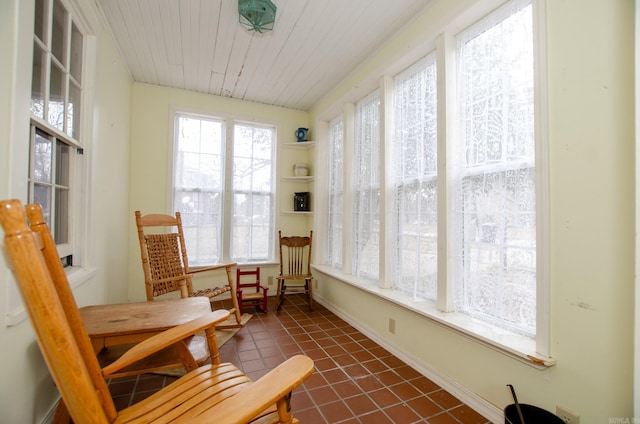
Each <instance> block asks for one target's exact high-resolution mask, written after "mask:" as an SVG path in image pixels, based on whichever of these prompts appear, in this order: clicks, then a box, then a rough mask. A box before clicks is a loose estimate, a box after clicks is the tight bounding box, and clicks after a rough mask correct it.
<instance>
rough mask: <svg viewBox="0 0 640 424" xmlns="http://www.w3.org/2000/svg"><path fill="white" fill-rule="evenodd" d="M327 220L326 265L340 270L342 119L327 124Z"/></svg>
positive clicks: (341, 233)
mask: <svg viewBox="0 0 640 424" xmlns="http://www.w3.org/2000/svg"><path fill="white" fill-rule="evenodd" d="M329 144H330V147H329V217H328V218H329V219H328V228H327V235H328V236H327V252H326V263H327V264H328V265H331V266H332V267H334V268H342V262H343V261H342V240H343V224H342V222H343V221H342V217H343V210H344V209H343V208H344V204H343V202H344V117H343V116H339V117H338V118H336V119H334V120H332V121H331V122H330V123H329Z"/></svg>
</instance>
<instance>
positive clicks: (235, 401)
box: [0, 200, 313, 424]
mask: <svg viewBox="0 0 640 424" xmlns="http://www.w3.org/2000/svg"><path fill="white" fill-rule="evenodd" d="M0 224H1V225H2V227H3V229H4V232H5V239H4V244H5V248H6V252H7V256H6V257H7V262H8V265H9V267H10V268H11V269H12V271H13V274H14V276H15V279H16V281H17V284H18V287H19V288H20V291H21V293H22V297H23V300H24V302H25V305H26V308H27V311H28V313H29V316H30V318H31V322H32V324H33V327H34V329H35V333H36V335H37V338H38V343H39V345H40V350H41V351H42V354H43V356H44V358H45V360H46V362H47V365H48V367H49V370H50V372H51V374H52V377H53V379H54V381H55V383H56V386H57V387H58V389H59V390H60V393H61V395H62V400H63V401H64V404H65V406H66V408H67V411H68V413H69V415H70V417H71V419H72V420H73V422H75V423H77V424H83V423H87V424H89V423H90V424H93V423H128V422H134V421H135V422H145V423H169V422H201V423H228V424H235V423H249V422H255V423H292V422H298V421H297V420H295V419H293V417H292V415H291V409H290V396H291V391H292V390H293V389H294V388H295V387H297V386H298V385H300V384H301V382H302V381H303V380H304V379H305V378H307V377H308V376H309V375H311V374H312V373H313V361H312V360H311V359H310V358H308V357H306V356H302V355H298V356H294V357H292V358H290V359H289V360H287V361H286V362H284V363H283V364H281V365H279V366H278V367H276V368H275V369H273V370H272V371H271V372H269V373H268V374H267V375H265V376H264V377H262V378H261V379H259V380H258V381H256V382H253V381H251V380H250V379H249V378H248V377H247V376H246V375H244V374H243V373H242V372H241V371H240V370H239V369H238V368H236V367H235V366H233V365H231V364H220V363H219V360H216V359H217V358H218V356H217V353H215V354H214V352H211V357H212V361H215V363H213V364H211V365H204V366H201V367H198V368H196V369H195V370H193V371H190V372H188V373H187V374H186V375H185V376H183V377H181V378H180V379H178V380H177V381H176V382H175V383H173V384H171V385H169V386H167V387H165V388H164V389H162V390H160V391H159V392H156V393H155V394H153V395H152V396H150V397H148V398H146V399H144V400H142V401H140V402H138V403H136V404H135V405H133V406H130V407H128V408H126V409H124V410H121V411H116V409H115V405H114V403H113V399H112V397H111V394H110V393H109V390H108V388H107V384H106V379H107V378H109V376H110V375H112V374H113V373H114V372H117V371H118V370H119V369H122V368H124V367H127V366H128V365H130V364H133V363H135V362H136V361H138V360H141V359H143V358H145V357H146V356H147V355H149V354H152V353H154V352H156V351H158V350H161V349H164V348H166V347H169V346H179V345H180V344H181V343H182V340H183V339H184V338H186V337H190V336H192V335H193V334H195V333H197V332H200V331H203V330H204V331H206V332H207V333H208V334H211V333H212V331H213V329H214V326H215V324H216V323H218V322H221V321H222V320H225V319H226V318H228V316H229V312H228V311H224V310H223V311H215V312H211V314H210V315H209V316H204V317H201V318H199V319H196V320H194V321H191V322H189V323H187V324H183V325H181V326H177V327H174V328H172V329H170V330H167V331H165V332H163V333H161V334H158V335H156V336H153V337H151V338H149V339H147V340H145V341H143V342H141V343H139V344H137V345H135V346H134V347H133V348H132V349H131V350H129V351H128V352H127V353H126V354H124V355H123V356H122V357H121V358H120V359H118V360H117V361H116V362H114V363H112V364H110V365H108V366H106V367H104V368H103V369H100V366H99V364H98V361H97V359H96V356H95V354H94V352H93V348H92V346H91V343H90V341H89V337H88V336H87V332H86V330H85V328H84V326H83V323H82V319H81V317H80V313H79V311H78V308H77V305H75V301H74V302H72V304H68V303H67V304H64V306H63V302H62V300H61V298H60V296H59V293H58V290H57V288H56V284H57V285H58V286H59V287H61V286H62V287H67V288H68V281H67V279H66V275H65V272H64V269H63V268H62V264H61V263H60V261H59V259H58V258H57V257H51V256H57V255H49V256H46V253H44V254H43V250H42V249H43V247H42V246H43V244H46V243H47V242H49V243H50V242H51V241H52V238H51V237H50V234H49V237H39V236H41V234H37V233H34V232H33V231H31V230H30V229H29V227H28V226H27V222H26V220H25V211H24V209H23V208H22V205H21V204H20V202H19V201H18V200H8V201H2V202H0ZM53 247H54V248H55V246H53ZM44 249H45V250H44V252H47V253H50V252H52V250H55V249H51V246H48V247H45V248H44ZM63 418H64V417H63ZM60 420H61V419H60V417H59V416H56V417H55V419H54V421H56V422H59V421H60Z"/></svg>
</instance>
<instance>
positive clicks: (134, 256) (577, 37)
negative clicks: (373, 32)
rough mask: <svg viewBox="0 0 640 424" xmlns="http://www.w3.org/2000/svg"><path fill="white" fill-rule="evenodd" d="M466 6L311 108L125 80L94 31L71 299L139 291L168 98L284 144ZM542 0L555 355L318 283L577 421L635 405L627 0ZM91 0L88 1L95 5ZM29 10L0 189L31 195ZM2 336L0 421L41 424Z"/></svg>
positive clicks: (43, 398) (31, 386)
mask: <svg viewBox="0 0 640 424" xmlns="http://www.w3.org/2000/svg"><path fill="white" fill-rule="evenodd" d="M473 3H475V2H473V1H471V0H446V1H445V0H439V1H437V2H436V4H435V6H434V7H433V9H432V11H433V12H431V13H434V12H435V13H436V14H441V15H440V16H435V17H434V16H433V15H429V14H427V15H426V16H424V17H420V18H418V19H417V20H416V21H414V22H413V23H412V24H410V25H409V26H408V27H407V28H406V29H405V30H404V31H403V32H402V33H401V34H400V37H398V38H397V39H396V40H397V41H396V42H395V44H394V43H392V44H390V45H389V46H386V47H382V48H381V50H380V52H379V53H378V54H377V55H376V56H375V57H374V58H373V59H372V60H371V61H368V62H366V63H365V64H363V66H362V67H361V68H360V69H359V70H357V71H355V72H354V73H353V75H352V77H351V78H350V79H348V80H347V81H346V82H345V83H344V84H341V85H340V86H339V87H337V88H336V89H335V90H334V91H332V92H331V93H329V95H328V96H327V98H326V99H325V100H323V101H322V102H320V103H319V104H318V105H317V106H316V107H315V108H314V109H313V110H312V111H311V113H310V114H309V115H307V114H306V113H304V112H299V111H291V110H286V109H281V108H273V107H270V106H264V105H256V104H252V103H246V102H236V101H232V100H229V99H222V98H217V97H214V96H205V95H201V94H195V93H187V92H183V91H177V90H164V89H160V88H157V87H149V86H143V85H134V86H133V88H132V86H131V82H130V77H129V75H128V74H127V72H126V70H125V68H124V66H123V65H122V60H121V57H120V55H119V54H118V52H117V49H116V48H115V46H114V44H113V42H112V41H111V38H110V37H109V36H108V35H107V34H106V33H102V32H100V33H99V36H98V38H97V40H96V44H97V54H98V62H99V63H98V66H97V69H96V72H97V74H98V80H97V82H96V87H95V98H96V101H97V103H96V108H95V119H94V131H93V132H94V134H95V136H94V140H93V143H94V147H93V151H92V152H90V156H89V157H90V158H91V160H92V162H93V163H94V173H93V174H92V175H91V176H90V181H89V186H90V187H91V197H90V202H91V203H90V204H91V213H92V216H93V219H94V221H93V222H94V223H95V225H94V226H92V228H91V231H92V234H91V240H92V247H93V249H94V253H95V258H96V259H95V263H94V265H95V267H96V269H97V274H96V276H95V277H94V278H92V279H91V280H90V281H88V282H86V283H85V284H83V285H82V286H80V287H79V288H78V289H76V290H75V294H76V297H77V299H78V303H80V304H81V305H84V304H89V303H103V302H116V301H124V300H126V299H131V300H133V299H140V298H143V296H144V295H143V292H142V287H141V283H140V282H141V271H140V268H139V266H140V265H139V251H138V246H137V242H136V241H135V238H134V237H135V224H134V222H133V211H134V210H135V209H138V208H139V209H142V210H143V211H151V210H153V211H158V210H160V211H164V210H166V207H167V205H166V203H167V202H166V195H167V191H166V187H167V185H166V178H167V173H166V162H167V152H168V147H167V143H168V141H169V134H168V125H169V119H170V116H169V105H173V106H176V107H185V108H189V109H191V110H193V111H197V112H211V113H214V114H216V113H224V112H228V113H234V114H235V113H237V114H240V115H243V116H246V117H247V119H256V120H260V119H268V120H271V121H274V123H276V124H277V125H279V135H280V138H281V141H288V140H287V139H288V138H289V137H290V138H291V141H293V131H294V130H295V128H297V127H299V126H301V125H306V124H310V123H313V122H314V121H315V120H316V118H318V117H320V116H321V115H322V113H324V112H325V111H327V110H329V109H331V108H332V107H333V106H334V104H335V102H336V100H338V99H339V98H341V97H342V96H344V95H345V93H347V92H350V91H352V90H351V87H354V86H361V87H364V88H363V90H364V91H366V86H367V84H371V82H373V83H374V84H375V83H376V82H377V79H378V77H379V72H378V71H379V70H380V69H381V68H384V67H386V66H388V63H387V62H388V61H389V60H390V59H393V58H397V57H404V56H406V55H409V56H411V55H412V53H409V51H410V50H411V49H412V48H414V47H416V46H418V47H420V46H426V45H428V39H429V37H431V36H433V30H432V29H431V28H433V25H431V22H432V21H431V20H438V19H440V18H441V17H442V15H444V14H446V13H447V12H446V11H451V10H454V9H456V8H457V9H460V8H462V7H464V6H466V5H472V4H473ZM547 3H548V5H547V9H548V12H547V17H548V31H547V33H548V38H549V43H548V44H549V50H548V52H549V66H548V74H549V93H548V97H549V112H550V113H549V115H550V117H549V133H550V134H549V135H550V166H551V172H550V174H551V187H550V189H551V205H550V207H551V242H550V253H551V259H552V266H551V284H552V305H551V307H552V311H551V312H552V345H551V349H552V355H553V357H554V358H555V359H557V361H558V364H557V365H556V366H555V367H552V368H550V369H549V370H547V371H537V370H534V369H532V368H530V367H528V366H526V365H523V364H521V363H519V362H516V361H514V360H512V359H510V358H508V357H506V356H504V355H502V354H500V353H497V352H495V351H492V350H490V349H487V348H485V347H482V346H480V345H478V344H477V343H475V342H473V341H471V340H469V339H466V338H464V337H461V336H458V335H456V334H453V333H451V332H450V331H448V330H447V329H445V328H443V327H440V326H438V325H435V324H433V323H431V322H429V321H428V320H425V319H423V318H421V317H419V316H417V315H415V314H413V313H409V312H406V311H404V310H402V309H399V308H397V307H395V306H393V305H391V304H390V303H388V302H386V301H382V300H380V299H378V298H375V297H372V296H370V295H367V294H365V293H363V292H361V291H359V290H356V289H353V288H351V287H348V286H345V285H343V284H342V283H339V282H337V281H329V280H328V279H326V278H325V279H322V281H320V284H319V285H318V289H317V290H318V293H319V294H320V295H321V296H322V297H323V298H325V299H327V300H328V301H329V302H331V303H332V304H333V305H335V306H336V307H338V308H340V309H341V310H344V311H346V313H348V314H349V315H351V316H353V317H354V318H356V319H358V320H359V321H360V323H361V324H362V325H364V326H367V327H369V328H371V329H372V330H374V331H376V332H377V333H378V334H379V336H380V337H385V338H386V339H387V340H388V341H389V342H392V343H394V344H396V345H398V346H399V347H400V348H402V349H404V350H405V351H406V352H407V353H408V354H409V355H413V356H415V357H416V358H417V359H418V360H420V361H423V363H424V364H425V365H427V366H429V367H432V368H434V369H437V370H438V371H439V372H441V373H442V374H444V375H447V376H449V377H450V378H452V379H454V380H455V381H456V382H458V383H460V384H462V385H463V386H465V388H467V389H468V390H470V391H471V392H473V393H475V394H477V395H478V396H480V397H483V398H485V399H487V400H488V401H490V402H491V403H493V404H494V405H497V406H498V407H502V406H503V405H505V404H506V403H509V402H510V399H509V396H508V393H507V392H506V391H505V389H504V385H505V384H506V383H512V384H515V385H517V388H518V393H519V396H520V398H521V401H526V402H528V403H535V404H538V405H541V406H544V407H546V408H548V409H552V410H553V409H555V405H556V404H563V405H565V406H567V407H570V408H572V409H574V410H576V411H577V412H579V413H580V414H581V422H582V423H606V422H608V421H607V420H608V418H609V417H630V416H631V414H632V399H633V392H632V381H631V379H632V366H633V362H632V357H633V352H632V347H633V345H632V343H633V340H632V338H633V334H632V328H633V318H632V317H633V304H632V302H633V237H634V222H633V209H634V196H633V188H634V187H633V169H634V168H633V166H634V164H633V152H634V149H633V130H634V128H633V114H632V111H633V108H634V105H633V98H632V95H633V89H632V88H633V84H634V81H633V75H632V71H633V50H632V40H633V34H632V33H633V5H632V1H630V0H608V1H601V0H600V1H598V0H589V1H586V2H585V1H579V0H565V1H562V2H559V1H556V0H548V1H547ZM86 4H87V6H86V7H88V8H90V6H89V5H90V4H91V2H86ZM32 10H33V3H32V1H24V0H3V1H0V57H2V58H3V60H2V62H1V65H0V92H2V93H3V94H4V95H3V96H0V198H7V197H21V198H24V197H25V193H24V192H21V191H20V190H18V189H15V188H14V187H20V182H19V181H12V180H11V178H10V175H11V174H10V169H11V166H12V164H11V163H10V160H9V157H10V156H11V155H12V154H13V153H14V152H15V150H16V149H15V147H16V146H17V145H19V144H21V143H26V137H27V134H26V132H24V131H23V129H24V125H25V124H27V125H28V118H25V117H24V116H25V115H23V112H21V110H22V109H23V107H24V105H27V107H28V97H29V79H28V78H27V79H26V80H25V75H29V73H30V57H31V54H30V52H27V51H26V50H24V49H23V48H22V47H23V46H24V42H22V44H21V42H19V41H18V40H19V39H26V40H29V39H30V34H31V28H27V27H28V26H30V25H32V18H31V16H32V14H33V12H32ZM18 34H26V35H24V37H22V36H21V38H19V37H18ZM28 46H30V43H28ZM27 50H28V49H27ZM18 51H20V55H18ZM18 56H20V57H18ZM25 81H26V83H25ZM363 81H364V83H363ZM356 91H357V90H356ZM5 93H6V94H5ZM363 94H365V93H364V92H363ZM132 99H133V101H132ZM16 109H19V110H16ZM24 114H26V112H24ZM325 118H328V116H325ZM129 143H130V150H129ZM279 154H280V155H281V159H282V161H283V163H285V165H283V168H282V169H280V170H279V171H280V173H281V175H282V176H286V175H287V173H288V172H289V169H288V168H289V165H290V164H292V163H294V162H295V161H297V160H298V159H299V157H298V156H297V155H299V154H301V153H300V152H297V151H286V152H283V151H280V150H279ZM302 154H303V155H305V154H306V153H302ZM306 159H307V158H305V160H306ZM158 164H159V165H158ZM13 166H23V165H22V164H20V165H13ZM129 181H130V186H127V184H128V182H129ZM283 187H284V186H283ZM285 190H290V188H286V189H285V188H283V189H282V193H281V197H280V204H282V205H284V204H286V203H288V202H289V199H288V198H287V197H288V195H289V194H288V193H284V191H285ZM127 199H128V200H127ZM283 210H284V207H283ZM278 218H279V219H280V220H281V221H280V222H279V224H280V225H282V226H283V229H284V227H286V228H287V229H291V231H296V232H301V231H305V230H306V229H308V228H309V227H308V226H309V224H310V221H307V219H306V218H298V217H294V218H284V217H281V216H279V217H278ZM123 229H125V231H123ZM271 271H272V270H271ZM9 284H11V283H10V280H9V277H8V271H7V270H6V268H5V266H4V264H2V262H1V260H0V293H2V298H3V300H2V301H0V316H4V315H5V314H6V312H7V311H6V306H7V305H6V299H5V297H4V296H5V295H6V293H7V290H8V285H9ZM127 287H128V289H127ZM374 310H375V311H376V313H375V314H371V313H370V311H374ZM390 316H394V317H395V318H396V320H397V331H396V335H395V336H393V337H391V336H389V335H388V333H387V332H386V328H387V327H386V326H387V319H388V317H390ZM0 345H2V346H3V353H2V358H3V361H2V364H3V365H0V375H2V380H3V384H2V385H0V414H1V415H2V418H1V419H0V420H1V421H2V422H11V423H30V422H37V423H39V422H42V419H43V417H44V415H45V414H46V413H47V411H48V409H49V408H50V407H51V403H52V401H54V400H55V398H56V394H55V393H56V391H55V388H54V387H53V385H52V383H51V380H50V378H49V377H48V372H47V371H46V367H45V365H44V364H43V362H42V359H41V356H40V353H39V350H38V348H37V345H36V343H35V339H34V336H33V331H32V329H31V326H30V324H29V323H28V322H23V323H21V324H19V325H17V326H14V327H5V326H0ZM9 382H10V383H9Z"/></svg>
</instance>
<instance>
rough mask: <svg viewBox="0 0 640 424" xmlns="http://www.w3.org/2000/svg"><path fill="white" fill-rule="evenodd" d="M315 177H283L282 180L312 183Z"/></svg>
mask: <svg viewBox="0 0 640 424" xmlns="http://www.w3.org/2000/svg"><path fill="white" fill-rule="evenodd" d="M314 179H315V177H282V178H281V180H282V181H289V182H293V183H310V182H311V181H313V180H314Z"/></svg>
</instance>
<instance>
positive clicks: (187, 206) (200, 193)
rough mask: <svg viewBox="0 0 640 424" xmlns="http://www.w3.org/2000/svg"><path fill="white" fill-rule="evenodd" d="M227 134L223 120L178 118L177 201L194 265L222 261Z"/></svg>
mask: <svg viewBox="0 0 640 424" xmlns="http://www.w3.org/2000/svg"><path fill="white" fill-rule="evenodd" d="M224 130H225V125H224V121H221V120H216V119H207V118H202V117H196V116H189V115H181V114H178V115H176V140H175V143H176V145H175V154H174V159H173V160H174V166H173V168H174V185H173V187H174V195H173V201H174V210H175V211H179V212H180V214H181V216H182V222H183V227H184V235H185V238H186V243H187V246H188V249H189V262H190V263H191V264H192V265H204V264H214V263H218V262H220V261H221V258H222V233H221V231H220V229H221V228H222V193H223V191H224V185H223V184H224V175H223V172H224V167H223V165H224Z"/></svg>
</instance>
